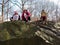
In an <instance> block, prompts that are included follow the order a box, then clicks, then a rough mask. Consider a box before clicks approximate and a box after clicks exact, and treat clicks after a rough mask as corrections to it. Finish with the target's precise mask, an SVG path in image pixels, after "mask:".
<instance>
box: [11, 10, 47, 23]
mask: <svg viewBox="0 0 60 45" xmlns="http://www.w3.org/2000/svg"><path fill="white" fill-rule="evenodd" d="M30 17H31V13H30V12H29V11H28V10H27V9H25V10H23V12H22V16H21V18H22V20H23V21H25V22H28V21H30V20H31V18H30ZM10 20H11V21H16V20H20V15H19V14H18V12H17V11H15V12H14V14H13V16H12V17H11V18H10ZM40 20H42V21H43V22H44V23H45V22H46V21H47V13H46V12H45V11H44V10H42V11H41V17H40Z"/></svg>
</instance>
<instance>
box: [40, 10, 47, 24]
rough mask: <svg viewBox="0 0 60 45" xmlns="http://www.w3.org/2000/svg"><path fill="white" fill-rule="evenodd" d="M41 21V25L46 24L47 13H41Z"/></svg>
mask: <svg viewBox="0 0 60 45" xmlns="http://www.w3.org/2000/svg"><path fill="white" fill-rule="evenodd" d="M41 20H42V21H43V24H46V21H47V13H46V12H45V11H44V10H42V12H41Z"/></svg>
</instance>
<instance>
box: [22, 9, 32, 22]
mask: <svg viewBox="0 0 60 45" xmlns="http://www.w3.org/2000/svg"><path fill="white" fill-rule="evenodd" d="M30 16H31V14H30V13H29V12H28V11H27V10H23V13H22V20H23V21H26V22H28V21H30Z"/></svg>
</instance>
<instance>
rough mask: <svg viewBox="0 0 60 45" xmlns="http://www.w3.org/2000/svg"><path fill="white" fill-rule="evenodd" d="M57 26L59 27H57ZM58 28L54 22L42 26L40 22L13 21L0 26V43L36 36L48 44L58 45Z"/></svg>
mask: <svg viewBox="0 0 60 45" xmlns="http://www.w3.org/2000/svg"><path fill="white" fill-rule="evenodd" d="M58 26H59V25H58ZM59 31H60V28H57V27H56V24H55V23H54V22H49V21H48V22H47V24H42V22H41V21H36V22H31V23H30V22H27V23H26V22H24V21H13V22H4V23H1V24H0V41H6V40H11V39H16V38H17V39H20V38H27V39H30V38H33V37H35V36H38V37H40V38H42V40H45V42H48V43H50V44H54V45H56V44H57V43H58V44H60V32H59Z"/></svg>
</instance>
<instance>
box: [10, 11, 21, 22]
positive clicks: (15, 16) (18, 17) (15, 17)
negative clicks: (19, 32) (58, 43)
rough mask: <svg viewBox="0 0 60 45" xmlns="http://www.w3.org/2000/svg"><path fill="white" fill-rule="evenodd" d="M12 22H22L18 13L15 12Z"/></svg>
mask: <svg viewBox="0 0 60 45" xmlns="http://www.w3.org/2000/svg"><path fill="white" fill-rule="evenodd" d="M10 20H11V21H16V20H20V16H19V15H18V13H17V11H15V12H14V14H13V16H12V17H11V18H10Z"/></svg>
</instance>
